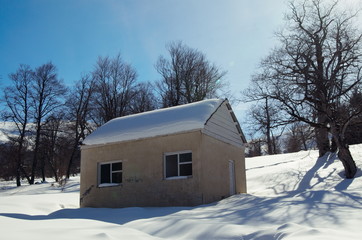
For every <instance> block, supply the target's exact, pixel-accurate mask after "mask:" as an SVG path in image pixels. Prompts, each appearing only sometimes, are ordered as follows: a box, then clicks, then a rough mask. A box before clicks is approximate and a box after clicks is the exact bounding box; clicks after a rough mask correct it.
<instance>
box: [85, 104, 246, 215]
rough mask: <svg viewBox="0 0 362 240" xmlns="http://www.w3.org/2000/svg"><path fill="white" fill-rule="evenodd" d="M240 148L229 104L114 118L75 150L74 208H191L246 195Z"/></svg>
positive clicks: (240, 134)
mask: <svg viewBox="0 0 362 240" xmlns="http://www.w3.org/2000/svg"><path fill="white" fill-rule="evenodd" d="M245 143H246V141H245V137H244V135H243V132H242V130H241V128H240V125H239V123H238V121H237V119H236V117H235V114H234V112H233V110H232V108H231V106H230V104H229V103H228V101H227V100H220V99H210V100H204V101H200V102H195V103H190V104H185V105H181V106H176V107H170V108H165V109H158V110H154V111H149V112H144V113H139V114H134V115H129V116H125V117H119V118H115V119H113V120H111V121H109V122H107V123H106V124H104V125H103V126H101V127H99V128H98V129H97V130H95V131H94V132H93V133H92V134H90V135H89V136H88V137H86V139H85V140H84V142H83V145H82V147H81V185H80V206H81V207H112V208H118V207H135V206H137V207H145V206H195V205H200V204H205V203H211V202H214V201H218V200H221V199H223V198H226V197H228V196H231V195H233V194H237V193H245V192H246V178H245V158H244V150H245V148H244V144H245Z"/></svg>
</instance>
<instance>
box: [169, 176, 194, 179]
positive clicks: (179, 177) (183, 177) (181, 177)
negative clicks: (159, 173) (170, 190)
mask: <svg viewBox="0 0 362 240" xmlns="http://www.w3.org/2000/svg"><path fill="white" fill-rule="evenodd" d="M187 178H192V176H177V177H168V178H165V180H176V179H187Z"/></svg>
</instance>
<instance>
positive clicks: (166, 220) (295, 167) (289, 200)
mask: <svg viewBox="0 0 362 240" xmlns="http://www.w3.org/2000/svg"><path fill="white" fill-rule="evenodd" d="M351 150H352V153H353V156H354V158H355V160H356V162H357V165H358V166H359V167H361V166H362V145H355V146H351ZM316 160H317V152H316V151H307V152H299V153H294V154H284V155H276V156H265V157H255V158H249V159H247V181H248V194H241V195H236V196H233V197H230V198H228V199H224V200H222V201H220V202H217V203H214V204H209V205H203V206H198V207H169V208H124V209H91V208H82V209H79V208H78V202H79V178H72V179H71V181H69V182H68V183H67V185H66V186H65V188H64V189H62V188H61V187H59V186H58V185H57V184H52V183H43V184H37V185H33V186H22V187H20V188H15V187H14V183H9V182H2V183H1V185H0V237H1V239H6V240H11V239H27V240H31V239H52V240H56V239H62V240H64V239H77V240H79V239H87V240H92V239H100V240H102V239H235V240H251V239H258V240H269V239H278V240H279V239H293V240H294V239H295V240H296V239H300V240H302V239H303V240H305V239H313V240H314V239H328V240H333V239H338V240H340V239H361V236H362V228H361V225H362V177H361V171H360V170H359V171H358V173H357V176H356V178H355V179H352V180H346V179H344V178H343V177H342V176H343V167H342V164H341V163H340V162H339V161H338V160H336V159H335V157H334V156H333V155H330V156H328V157H325V158H323V159H319V160H318V161H316ZM155 194H156V193H155Z"/></svg>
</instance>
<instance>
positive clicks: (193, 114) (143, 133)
mask: <svg viewBox="0 0 362 240" xmlns="http://www.w3.org/2000/svg"><path fill="white" fill-rule="evenodd" d="M222 102H223V100H220V99H209V100H204V101H200V102H195V103H191V104H185V105H181V106H176V107H170V108H165V109H159V110H155V111H150V112H144V113H139V114H134V115H129V116H125V117H120V118H115V119H113V120H111V121H109V122H107V123H106V124H104V125H103V126H101V127H99V128H98V129H97V130H95V131H94V132H93V133H92V134H90V135H89V136H88V137H86V139H85V140H84V142H83V143H84V144H86V145H93V144H106V143H112V142H121V141H127V140H136V139H141V138H147V137H154V136H162V135H167V134H173V133H178V132H186V131H191V130H196V129H202V128H203V127H204V124H205V123H206V121H207V120H208V118H209V117H210V116H211V114H212V113H214V112H215V111H216V109H217V108H218V107H219V106H220V104H221V103H222Z"/></svg>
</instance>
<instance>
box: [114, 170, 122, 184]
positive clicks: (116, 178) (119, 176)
mask: <svg viewBox="0 0 362 240" xmlns="http://www.w3.org/2000/svg"><path fill="white" fill-rule="evenodd" d="M121 182H122V172H115V173H112V183H121Z"/></svg>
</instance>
